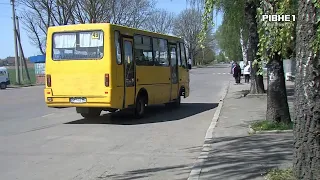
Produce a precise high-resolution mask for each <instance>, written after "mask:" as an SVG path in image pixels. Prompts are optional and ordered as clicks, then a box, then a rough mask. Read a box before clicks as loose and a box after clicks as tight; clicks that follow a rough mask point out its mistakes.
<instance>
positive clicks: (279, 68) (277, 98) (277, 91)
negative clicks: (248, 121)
mask: <svg viewBox="0 0 320 180" xmlns="http://www.w3.org/2000/svg"><path fill="white" fill-rule="evenodd" d="M266 120H270V121H274V122H277V123H279V122H282V123H290V122H291V118H290V111H289V105H288V98H287V90H286V83H285V78H284V70H283V61H282V60H281V56H280V55H278V54H276V55H275V57H274V58H273V59H272V61H271V62H270V63H269V67H268V90H267V113H266Z"/></svg>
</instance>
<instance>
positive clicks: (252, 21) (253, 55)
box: [189, 0, 265, 94]
mask: <svg viewBox="0 0 320 180" xmlns="http://www.w3.org/2000/svg"><path fill="white" fill-rule="evenodd" d="M189 1H190V3H191V4H193V5H197V4H198V6H199V4H201V5H204V12H203V31H202V33H201V36H200V42H202V39H203V38H204V37H205V34H206V30H207V29H208V28H209V27H210V26H211V24H213V23H212V17H213V16H212V13H213V9H214V8H218V9H223V11H224V14H226V15H225V16H226V17H228V18H227V19H228V20H229V22H230V24H234V26H237V27H240V28H239V29H238V31H236V32H241V34H240V35H241V36H242V40H243V39H245V38H246V36H247V45H245V46H242V47H246V56H247V60H248V61H251V62H253V61H254V60H255V59H258V58H257V51H258V42H259V37H258V29H257V20H256V15H257V7H258V6H259V2H260V1H259V0H235V1H230V0H189ZM245 32H247V34H246V33H245ZM241 36H240V37H241ZM243 45H244V43H243ZM244 52H245V51H244ZM244 59H245V58H244ZM258 62H260V60H259V59H258ZM251 65H253V67H252V68H251V70H252V71H251V77H252V78H251V87H250V93H251V94H260V93H265V89H264V83H263V76H262V75H261V74H260V73H257V72H260V71H262V67H261V66H259V64H253V63H251Z"/></svg>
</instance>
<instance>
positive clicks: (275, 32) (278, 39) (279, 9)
mask: <svg viewBox="0 0 320 180" xmlns="http://www.w3.org/2000/svg"><path fill="white" fill-rule="evenodd" d="M263 14H267V15H273V14H276V15H295V14H296V4H295V0H277V1H266V0H262V1H261V2H260V7H259V8H258V9H257V21H258V34H259V44H258V47H259V50H258V53H257V55H258V56H259V58H260V60H262V61H265V62H269V61H270V60H271V59H272V58H273V57H274V55H275V54H276V53H277V54H279V55H281V56H282V57H283V58H288V57H290V56H291V55H292V54H290V51H289V50H290V49H291V50H292V49H293V48H294V47H293V44H294V43H293V42H294V32H295V21H289V22H271V21H263V20H262V15H263ZM291 52H292V51H291Z"/></svg>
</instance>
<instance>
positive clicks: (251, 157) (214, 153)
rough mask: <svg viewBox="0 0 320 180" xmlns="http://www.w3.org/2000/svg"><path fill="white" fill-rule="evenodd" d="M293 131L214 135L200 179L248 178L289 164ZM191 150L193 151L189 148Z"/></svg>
mask: <svg viewBox="0 0 320 180" xmlns="http://www.w3.org/2000/svg"><path fill="white" fill-rule="evenodd" d="M292 138H293V137H292V133H291V134H290V133H288V134H264V135H259V134H257V135H252V136H242V137H221V138H215V139H214V140H212V141H210V142H209V141H208V142H205V144H212V147H213V148H212V149H211V150H210V151H209V158H208V159H206V160H205V165H204V167H203V169H204V170H203V172H202V175H201V177H203V179H208V180H209V179H210V180H215V179H217V180H220V179H237V180H249V179H255V178H257V177H261V175H263V174H264V173H265V172H266V171H268V170H270V169H271V168H276V167H278V165H279V164H288V165H290V164H291V160H292V149H293V140H292ZM190 151H194V150H193V149H191V150H190Z"/></svg>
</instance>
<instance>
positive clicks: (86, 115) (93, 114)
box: [80, 108, 102, 119]
mask: <svg viewBox="0 0 320 180" xmlns="http://www.w3.org/2000/svg"><path fill="white" fill-rule="evenodd" d="M101 111H102V110H101V109H97V108H90V109H89V112H88V113H80V114H81V116H82V117H84V118H86V119H87V118H97V117H99V116H100V114H101Z"/></svg>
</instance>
